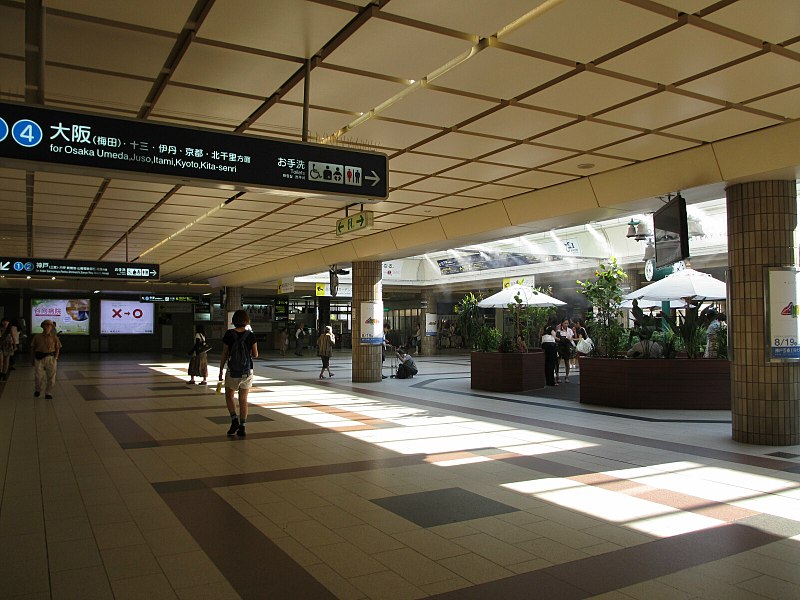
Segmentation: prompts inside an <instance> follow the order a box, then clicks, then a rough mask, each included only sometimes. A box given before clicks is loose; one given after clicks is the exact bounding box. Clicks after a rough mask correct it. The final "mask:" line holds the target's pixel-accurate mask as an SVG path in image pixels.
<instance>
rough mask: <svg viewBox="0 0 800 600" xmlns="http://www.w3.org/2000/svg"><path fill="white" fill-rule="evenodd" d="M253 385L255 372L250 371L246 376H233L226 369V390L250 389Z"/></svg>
mask: <svg viewBox="0 0 800 600" xmlns="http://www.w3.org/2000/svg"><path fill="white" fill-rule="evenodd" d="M251 387H253V372H252V371H250V374H249V375H246V376H244V377H231V376H230V374H229V372H228V371H225V389H226V390H249V389H250V388H251Z"/></svg>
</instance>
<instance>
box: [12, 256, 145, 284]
mask: <svg viewBox="0 0 800 600" xmlns="http://www.w3.org/2000/svg"><path fill="white" fill-rule="evenodd" d="M0 275H5V276H6V277H14V276H17V277H27V276H28V275H30V276H36V275H39V276H43V275H46V276H48V277H70V278H71V277H78V278H80V277H91V278H92V279H132V280H145V281H152V280H154V279H158V278H159V267H158V265H151V264H144V263H118V262H101V261H91V260H69V259H66V258H22V257H15V256H0Z"/></svg>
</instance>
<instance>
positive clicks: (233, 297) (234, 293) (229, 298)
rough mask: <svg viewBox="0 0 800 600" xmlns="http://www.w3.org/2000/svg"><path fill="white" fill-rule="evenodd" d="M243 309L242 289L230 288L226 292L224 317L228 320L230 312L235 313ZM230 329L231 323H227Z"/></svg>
mask: <svg viewBox="0 0 800 600" xmlns="http://www.w3.org/2000/svg"><path fill="white" fill-rule="evenodd" d="M240 308H242V288H239V287H229V288H227V289H226V290H225V306H224V307H223V317H224V318H225V319H227V318H228V313H229V312H234V311H237V310H239V309H240ZM226 325H227V326H228V327H230V325H231V324H230V323H226Z"/></svg>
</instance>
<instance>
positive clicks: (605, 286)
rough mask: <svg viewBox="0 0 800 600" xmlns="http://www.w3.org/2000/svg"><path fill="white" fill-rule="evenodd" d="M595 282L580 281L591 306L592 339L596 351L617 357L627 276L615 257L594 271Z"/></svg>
mask: <svg viewBox="0 0 800 600" xmlns="http://www.w3.org/2000/svg"><path fill="white" fill-rule="evenodd" d="M594 274H595V277H596V278H597V279H596V280H595V281H578V285H579V286H581V289H580V290H578V291H579V292H580V293H581V294H583V295H584V296H586V299H587V300H589V302H590V303H591V305H592V308H593V314H592V318H591V325H590V327H591V331H592V338H593V340H594V342H595V354H596V355H597V356H604V357H608V358H616V357H617V354H618V353H619V350H620V347H621V344H622V338H623V334H624V328H623V326H622V324H621V323H620V318H621V316H622V309H621V308H620V304H622V300H623V290H622V281H623V280H624V279H625V278H626V277H627V275H626V274H625V272H624V271H623V270H622V269H620V268H619V265H617V259H616V258H614V257H613V256H612V257H611V260H610V261H609V264H608V265H606V264H605V263H600V266H599V268H598V269H597V270H596V271H595V272H594Z"/></svg>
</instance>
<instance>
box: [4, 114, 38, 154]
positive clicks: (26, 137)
mask: <svg viewBox="0 0 800 600" xmlns="http://www.w3.org/2000/svg"><path fill="white" fill-rule="evenodd" d="M11 137H13V138H14V141H15V142H17V143H18V144H19V145H20V146H25V147H26V148H33V147H34V146H35V145H36V144H38V143H39V142H41V141H42V128H41V127H39V124H38V123H36V122H34V121H31V120H30V119H21V120H19V121H17V122H16V123H14V126H13V127H12V128H11Z"/></svg>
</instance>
